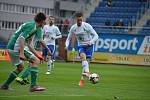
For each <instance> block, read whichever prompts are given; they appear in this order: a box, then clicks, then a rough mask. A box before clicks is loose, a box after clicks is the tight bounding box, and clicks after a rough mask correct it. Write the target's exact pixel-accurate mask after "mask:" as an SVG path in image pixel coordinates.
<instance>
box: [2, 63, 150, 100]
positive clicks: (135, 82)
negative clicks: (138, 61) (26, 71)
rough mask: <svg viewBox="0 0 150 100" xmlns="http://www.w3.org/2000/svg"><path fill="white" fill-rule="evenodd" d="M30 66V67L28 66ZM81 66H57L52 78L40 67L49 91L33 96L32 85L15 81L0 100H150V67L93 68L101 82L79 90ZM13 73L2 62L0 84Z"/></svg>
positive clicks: (100, 66) (114, 66) (41, 76)
mask: <svg viewBox="0 0 150 100" xmlns="http://www.w3.org/2000/svg"><path fill="white" fill-rule="evenodd" d="M26 65H27V64H26ZM81 68H82V67H81V65H80V63H75V64H73V63H66V62H55V67H54V68H53V69H52V74H51V75H45V72H46V69H47V67H46V64H42V65H40V66H39V69H40V72H39V75H38V76H39V77H38V83H39V84H40V85H42V86H45V87H46V88H47V89H46V91H43V92H34V93H30V92H29V91H28V89H29V85H20V84H18V83H16V82H15V81H14V82H13V83H12V85H11V87H12V88H13V89H14V90H12V91H5V90H0V100H9V99H11V100H25V99H26V100H33V99H34V100H42V99H43V100H45V99H48V100H83V99H84V100H150V67H144V66H127V65H111V64H91V65H90V70H91V72H95V73H98V74H100V76H101V77H100V78H101V79H100V81H99V83H97V84H91V83H90V82H89V81H88V80H86V82H85V84H84V86H82V87H79V86H78V81H79V79H80V73H81ZM11 70H13V67H12V66H11V63H10V62H5V61H0V84H2V83H3V82H4V81H5V79H6V78H7V77H8V74H9V72H10V71H11Z"/></svg>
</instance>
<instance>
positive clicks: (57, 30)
mask: <svg viewBox="0 0 150 100" xmlns="http://www.w3.org/2000/svg"><path fill="white" fill-rule="evenodd" d="M59 38H62V35H61V32H60V31H59V28H58V27H56V38H55V39H59Z"/></svg>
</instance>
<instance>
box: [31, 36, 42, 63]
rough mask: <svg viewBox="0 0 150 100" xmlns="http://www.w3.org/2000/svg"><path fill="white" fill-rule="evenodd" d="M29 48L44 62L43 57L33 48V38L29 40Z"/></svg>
mask: <svg viewBox="0 0 150 100" xmlns="http://www.w3.org/2000/svg"><path fill="white" fill-rule="evenodd" d="M28 47H29V49H30V51H31V52H32V53H33V54H34V55H35V56H36V57H37V58H39V59H40V60H41V61H43V58H42V57H41V56H39V55H38V54H37V52H36V50H35V49H34V46H33V42H32V38H29V39H28Z"/></svg>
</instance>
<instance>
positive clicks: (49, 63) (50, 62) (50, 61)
mask: <svg viewBox="0 0 150 100" xmlns="http://www.w3.org/2000/svg"><path fill="white" fill-rule="evenodd" d="M51 64H52V60H51V59H48V61H47V65H48V71H51V68H52V65H51Z"/></svg>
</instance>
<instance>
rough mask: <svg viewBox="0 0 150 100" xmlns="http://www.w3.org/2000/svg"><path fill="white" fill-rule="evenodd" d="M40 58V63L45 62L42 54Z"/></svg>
mask: <svg viewBox="0 0 150 100" xmlns="http://www.w3.org/2000/svg"><path fill="white" fill-rule="evenodd" d="M38 58H39V59H40V64H42V63H43V61H44V58H43V57H41V56H38Z"/></svg>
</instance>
